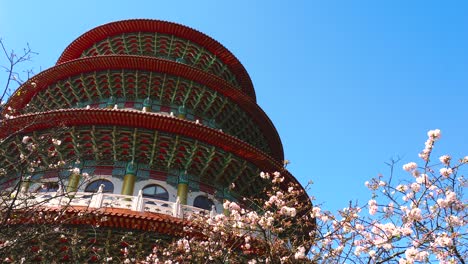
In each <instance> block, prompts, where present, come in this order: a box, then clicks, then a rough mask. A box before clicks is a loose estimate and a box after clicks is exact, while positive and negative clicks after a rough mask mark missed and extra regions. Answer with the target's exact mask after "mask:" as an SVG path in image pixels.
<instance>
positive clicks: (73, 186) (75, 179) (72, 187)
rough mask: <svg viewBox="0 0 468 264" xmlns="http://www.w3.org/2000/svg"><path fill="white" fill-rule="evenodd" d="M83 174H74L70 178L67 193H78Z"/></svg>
mask: <svg viewBox="0 0 468 264" xmlns="http://www.w3.org/2000/svg"><path fill="white" fill-rule="evenodd" d="M80 179H81V174H79V173H72V174H70V177H68V184H67V192H76V191H77V190H78V184H79V183H80Z"/></svg>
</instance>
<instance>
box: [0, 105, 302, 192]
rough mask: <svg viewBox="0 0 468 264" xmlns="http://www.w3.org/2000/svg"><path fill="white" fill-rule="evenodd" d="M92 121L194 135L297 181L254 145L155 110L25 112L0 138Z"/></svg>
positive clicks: (8, 122)
mask: <svg viewBox="0 0 468 264" xmlns="http://www.w3.org/2000/svg"><path fill="white" fill-rule="evenodd" d="M93 125H102V126H106V125H108V126H125V127H138V128H143V129H149V130H157V131H162V132H166V133H171V134H177V135H181V136H185V137H188V138H193V139H196V140H199V141H202V142H204V143H207V144H209V145H212V146H215V147H218V148H221V149H223V150H224V151H226V152H229V153H232V154H234V155H236V156H238V157H241V158H243V159H245V160H247V161H249V162H251V163H252V164H254V165H255V166H257V167H258V168H259V169H261V170H263V171H280V172H281V173H282V175H283V176H284V177H286V179H287V180H288V182H293V183H296V184H299V182H298V181H297V180H296V179H295V178H294V177H293V176H292V175H291V174H290V173H289V172H288V171H287V170H285V169H284V168H283V164H282V163H281V162H279V161H277V160H275V159H274V158H272V157H271V156H269V155H267V154H266V153H264V152H263V151H261V150H259V149H257V148H256V147H254V146H252V145H250V144H247V143H245V142H244V141H242V140H239V139H237V138H236V137H233V136H230V135H228V134H225V133H223V132H220V131H218V130H216V129H212V128H210V127H207V126H204V125H201V124H196V123H194V122H192V121H188V120H183V119H179V118H177V117H170V116H166V115H161V114H158V113H145V112H141V111H136V110H123V109H118V110H114V109H66V110H55V111H48V112H40V113H34V114H26V115H21V116H17V117H15V118H12V119H7V120H4V121H3V124H1V126H0V138H5V137H7V136H8V135H10V134H13V133H15V132H17V131H21V133H29V132H32V131H37V130H45V129H50V128H54V127H59V126H93ZM299 185H300V184H299Z"/></svg>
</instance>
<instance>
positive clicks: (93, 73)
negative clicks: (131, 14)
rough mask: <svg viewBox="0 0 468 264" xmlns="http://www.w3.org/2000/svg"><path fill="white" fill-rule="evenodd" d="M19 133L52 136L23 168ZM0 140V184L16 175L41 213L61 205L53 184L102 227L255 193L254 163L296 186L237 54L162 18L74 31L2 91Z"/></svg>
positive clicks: (146, 221)
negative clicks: (9, 90) (60, 48)
mask: <svg viewBox="0 0 468 264" xmlns="http://www.w3.org/2000/svg"><path fill="white" fill-rule="evenodd" d="M58 128H60V129H59V130H60V131H59V132H57V129H58ZM25 138H26V140H29V141H31V142H41V141H42V142H45V141H48V140H49V141H50V140H51V139H52V138H53V139H54V140H56V141H58V142H59V143H57V142H54V143H53V144H52V143H51V144H50V145H53V149H54V151H55V152H56V154H54V155H52V156H50V155H47V153H44V154H43V155H39V156H40V160H41V162H42V164H46V165H49V166H48V167H47V168H46V169H42V170H36V171H33V172H31V173H30V175H29V176H28V177H27V178H25V177H24V175H23V174H24V173H22V172H18V171H16V166H15V163H16V162H17V159H18V156H20V155H21V153H23V151H24V143H25V142H24V139H25ZM0 139H1V140H2V141H3V142H4V144H2V148H3V153H4V155H0V167H1V168H4V169H5V170H6V171H7V172H8V173H6V174H4V175H3V176H2V177H3V179H2V180H0V183H2V190H7V189H9V188H10V189H11V188H14V186H17V184H18V181H20V180H21V179H22V183H21V192H23V193H35V194H36V195H35V199H43V200H44V201H47V202H46V203H44V204H43V205H42V206H43V207H44V213H50V214H53V213H54V210H57V209H56V208H57V205H60V204H61V203H62V204H63V199H61V200H60V201H58V200H56V199H55V198H54V197H58V196H57V195H56V194H57V193H59V192H60V193H69V194H70V193H71V194H73V196H72V198H73V200H69V201H67V204H68V205H71V206H72V207H73V209H74V210H76V208H95V209H99V210H101V211H100V212H101V213H102V214H104V215H106V216H107V218H106V221H103V222H102V223H101V227H107V228H111V229H127V230H145V231H154V232H157V233H160V234H164V235H167V236H174V235H180V234H181V233H183V229H182V228H181V226H182V225H184V224H186V222H185V221H186V218H187V215H189V214H192V213H207V214H208V213H209V214H213V213H223V206H222V204H223V201H224V200H237V201H239V202H240V203H242V198H243V197H248V198H251V197H258V196H259V192H260V190H262V188H264V187H265V182H264V181H263V180H262V179H261V178H260V177H259V176H258V175H259V174H260V172H262V171H268V172H274V171H280V172H281V173H282V175H283V176H284V177H285V182H289V183H290V182H293V183H297V184H298V182H297V180H296V179H295V178H294V177H293V176H292V175H291V174H290V173H289V172H288V171H287V170H285V169H284V164H283V160H284V156H283V147H282V144H281V141H280V138H279V136H278V133H277V131H276V129H275V127H274V126H273V124H272V122H271V120H270V119H269V118H268V116H267V115H266V114H265V112H264V111H263V110H262V109H261V108H260V107H259V106H258V105H257V103H256V96H255V91H254V88H253V85H252V81H251V79H250V77H249V75H248V73H247V71H246V70H245V68H244V67H243V66H242V64H241V63H240V62H239V60H238V59H237V58H236V57H235V56H234V55H233V54H232V53H231V52H230V51H229V50H227V49H226V48H225V47H224V46H222V45H221V44H220V43H218V42H217V41H215V40H213V39H212V38H210V37H209V36H207V35H205V34H203V33H200V32H198V31H196V30H194V29H191V28H189V27H186V26H183V25H179V24H175V23H171V22H166V21H159V20H146V19H134V20H124V21H117V22H113V23H109V24H105V25H102V26H99V27H97V28H94V29H92V30H90V31H88V32H86V33H85V34H83V35H81V36H80V37H78V38H77V39H76V40H75V41H74V42H72V43H71V44H70V45H69V46H68V47H67V48H66V49H65V51H64V52H63V53H62V55H61V56H60V58H59V59H58V61H57V63H56V65H55V66H53V67H51V68H49V69H47V70H45V71H43V72H41V73H39V74H37V75H36V76H34V77H32V78H31V79H29V80H28V81H27V82H25V83H24V84H23V85H21V86H20V87H19V88H18V89H17V90H16V91H15V92H14V94H13V95H12V96H11V97H10V98H9V101H8V102H7V104H6V105H5V107H4V109H3V112H2V124H1V127H0ZM46 151H48V150H47V149H45V150H44V152H46ZM60 162H62V163H64V164H65V165H63V166H60V167H54V166H52V165H53V164H55V163H60ZM25 179H26V180H25ZM41 197H42V198H41ZM67 197H68V196H67ZM46 199H48V200H46ZM57 199H58V198H57ZM69 199H71V198H69ZM47 205H53V206H49V208H47ZM83 210H85V209H83ZM80 221H81V220H80V219H77V220H76V222H74V224H77V225H78V224H83V223H84V222H80ZM83 221H84V220H83Z"/></svg>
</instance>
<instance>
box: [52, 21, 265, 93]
mask: <svg viewBox="0 0 468 264" xmlns="http://www.w3.org/2000/svg"><path fill="white" fill-rule="evenodd" d="M131 32H158V33H163V34H171V35H174V36H177V37H180V38H184V39H187V40H190V41H193V42H195V43H197V44H198V45H200V46H202V47H204V48H206V49H207V50H208V51H210V52H211V53H213V54H214V55H215V56H217V57H218V58H219V59H220V60H221V61H222V62H223V63H224V64H226V65H227V66H228V67H229V68H230V69H231V71H232V72H233V73H234V74H235V75H236V77H237V80H238V82H239V84H240V85H241V87H242V90H243V91H244V92H245V93H246V94H248V95H249V96H250V97H251V98H252V99H253V100H254V101H255V100H256V97H255V90H254V88H253V84H252V80H251V79H250V77H249V75H248V73H247V71H246V70H245V68H244V66H243V65H242V64H241V63H240V61H239V60H238V59H237V58H236V57H235V56H234V55H233V54H232V53H231V52H230V51H229V50H228V49H226V48H225V47H224V46H223V45H222V44H220V43H219V42H217V41H216V40H214V39H212V38H211V37H209V36H207V35H205V34H203V33H201V32H199V31H197V30H195V29H192V28H189V27H186V26H183V25H180V24H177V23H172V22H167V21H161V20H151V19H131V20H123V21H116V22H112V23H108V24H105V25H102V26H99V27H96V28H94V29H91V30H90V31H88V32H86V33H84V34H83V35H81V36H80V37H78V38H77V39H76V40H75V41H73V42H72V43H71V44H70V45H69V46H68V47H67V48H66V49H65V51H64V52H63V53H62V55H61V56H60V58H59V59H58V61H57V65H58V64H62V63H65V62H67V61H71V60H74V59H78V58H79V57H80V56H81V54H82V53H83V51H85V50H87V49H89V48H91V47H92V46H93V44H94V43H97V42H99V41H101V40H104V39H106V38H108V37H109V36H114V35H118V34H122V33H131Z"/></svg>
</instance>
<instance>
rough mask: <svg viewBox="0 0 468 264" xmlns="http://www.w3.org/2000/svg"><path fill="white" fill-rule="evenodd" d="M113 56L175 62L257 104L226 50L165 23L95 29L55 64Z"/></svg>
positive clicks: (241, 69)
mask: <svg viewBox="0 0 468 264" xmlns="http://www.w3.org/2000/svg"><path fill="white" fill-rule="evenodd" d="M112 54H121V55H139V56H149V57H157V58H160V59H167V60H172V61H177V62H180V63H183V64H186V65H189V66H192V67H195V68H198V69H201V70H202V71H205V72H208V73H211V74H214V75H216V76H218V77H219V78H222V79H224V80H225V81H227V82H229V83H231V84H232V85H233V86H235V87H237V88H238V89H240V90H241V91H242V92H244V93H245V94H246V95H248V96H249V97H251V98H252V99H253V100H254V101H256V97H255V91H254V88H253V85H252V81H251V79H250V77H249V75H248V73H247V71H246V70H245V68H244V66H242V64H241V63H240V62H239V60H238V59H237V58H236V57H235V56H234V55H233V54H232V53H231V52H230V51H229V50H228V49H226V48H225V47H224V46H223V45H221V44H220V43H219V42H217V41H216V40H214V39H212V38H210V37H209V36H207V35H205V34H203V33H201V32H199V31H197V30H194V29H192V28H189V27H186V26H183V25H180V24H176V23H172V22H167V21H160V20H150V19H132V20H123V21H117V22H112V23H108V24H105V25H102V26H99V27H96V28H94V29H92V30H90V31H88V32H86V33H84V34H83V35H81V36H80V37H78V38H77V39H76V40H75V41H73V42H72V43H71V44H70V45H69V46H68V47H67V48H66V49H65V51H64V52H63V53H62V55H61V56H60V58H59V59H58V61H57V64H62V63H64V62H67V61H70V60H74V59H77V58H82V57H91V56H100V55H112Z"/></svg>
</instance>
